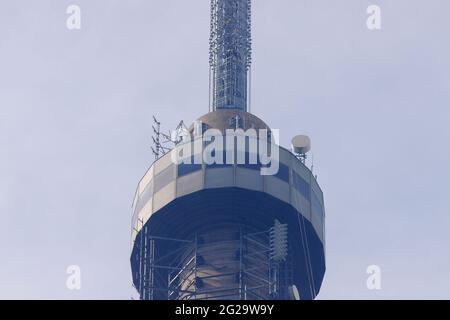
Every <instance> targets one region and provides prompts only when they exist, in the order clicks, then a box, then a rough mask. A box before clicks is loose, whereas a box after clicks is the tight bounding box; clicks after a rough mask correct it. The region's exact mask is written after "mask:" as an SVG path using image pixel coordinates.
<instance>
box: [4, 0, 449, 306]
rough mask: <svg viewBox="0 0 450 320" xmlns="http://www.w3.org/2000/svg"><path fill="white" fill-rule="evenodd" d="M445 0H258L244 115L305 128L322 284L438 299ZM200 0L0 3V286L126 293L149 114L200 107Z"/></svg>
mask: <svg viewBox="0 0 450 320" xmlns="http://www.w3.org/2000/svg"><path fill="white" fill-rule="evenodd" d="M69 5H78V6H79V7H80V8H81V29H80V30H69V29H68V28H67V27H66V20H67V18H68V17H69V15H68V14H67V13H66V9H67V7H68V6H69ZM369 5H378V6H380V8H381V18H382V20H381V21H382V24H381V30H369V29H368V28H367V26H366V20H367V18H368V14H367V12H366V9H367V7H368V6H369ZM448 12H450V2H449V1H448V0H390V1H387V0H385V1H382V0H370V1H368V0H344V1H333V0H301V1H299V0H277V1H269V0H254V1H253V66H252V112H253V113H254V114H256V115H257V116H259V117H260V118H262V119H264V120H265V122H267V123H268V124H269V125H270V126H271V127H272V128H276V129H280V130H281V132H280V135H281V143H282V145H284V146H285V147H289V143H290V138H291V137H293V136H294V135H297V134H307V135H308V136H310V137H311V139H312V145H313V149H312V153H313V155H314V172H315V173H316V174H317V175H318V181H319V183H320V185H321V187H322V189H323V191H324V196H325V206H326V216H327V218H326V242H327V246H326V257H327V272H326V275H325V278H324V282H323V286H322V289H321V292H320V294H319V296H318V298H319V299H450V250H449V244H450V232H449V229H450V210H449V208H450V205H449V199H450V188H449V181H450V170H449V164H450V150H449V148H448V145H449V142H448V141H449V139H450V126H449V120H450V41H449V37H448V32H449V30H450V20H449V19H448ZM209 13H210V8H209V1H206V0H192V1H183V0H164V1H154V0H129V1H119V0H70V1H66V0H59V1H51V0H40V1H31V0H28V1H25V0H0V177H1V178H0V259H1V263H0V298H1V299H130V298H131V297H136V294H135V293H134V290H133V288H132V286H131V271H130V266H129V255H130V223H131V215H132V211H131V203H132V199H133V196H134V192H135V189H136V186H137V183H138V181H139V180H140V178H141V177H142V175H143V174H144V172H145V171H146V169H147V168H148V167H149V166H150V165H151V163H152V161H153V156H152V152H151V148H150V147H151V135H152V129H151V123H152V115H155V116H157V118H158V119H159V120H160V121H161V122H162V123H163V127H164V129H165V130H168V129H171V128H174V127H175V126H176V125H177V124H178V122H179V121H180V120H184V121H185V122H187V123H191V122H192V121H194V120H195V119H197V118H199V117H200V116H201V115H203V114H204V113H206V112H207V111H208V39H209ZM310 161H311V160H310ZM70 265H77V266H79V267H80V269H81V289H80V290H69V289H68V287H67V285H66V281H67V278H68V274H67V273H66V270H67V267H68V266H70ZM370 265H377V266H379V268H380V271H381V274H380V275H381V278H380V279H381V289H380V290H369V289H368V287H367V285H366V280H367V278H368V277H369V275H368V274H367V273H366V271H367V267H368V266H370Z"/></svg>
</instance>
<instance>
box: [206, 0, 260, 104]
mask: <svg viewBox="0 0 450 320" xmlns="http://www.w3.org/2000/svg"><path fill="white" fill-rule="evenodd" d="M209 53H210V57H209V64H210V88H211V89H210V101H211V102H210V104H211V106H210V108H212V109H213V110H218V109H238V110H242V111H247V110H248V100H249V96H250V95H249V89H248V88H249V78H250V77H249V75H250V66H251V62H252V61H251V60H252V40H251V0H211V36H210V50H209Z"/></svg>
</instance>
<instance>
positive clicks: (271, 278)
mask: <svg viewBox="0 0 450 320" xmlns="http://www.w3.org/2000/svg"><path fill="white" fill-rule="evenodd" d="M141 223H142V222H141ZM272 229H273V228H271V229H270V230H267V231H264V232H258V233H246V232H245V228H243V227H239V229H238V230H239V231H238V232H237V233H238V234H237V235H236V232H233V234H231V233H230V234H228V235H226V234H222V235H221V236H222V237H223V238H224V239H225V240H220V241H208V242H203V241H202V240H201V239H202V236H203V235H202V234H201V233H200V234H196V235H195V236H194V237H193V239H192V240H183V239H173V238H163V237H153V236H151V235H149V233H148V230H147V227H146V226H143V228H142V230H141V232H140V234H139V237H140V239H139V240H138V241H139V242H137V243H138V244H139V247H138V250H139V252H138V257H137V259H138V268H139V269H138V270H139V272H138V281H137V283H138V284H139V287H138V288H136V289H137V290H138V292H139V294H140V299H142V300H218V299H220V300H227V299H228V300H267V299H288V295H287V288H288V286H289V285H290V284H292V281H293V279H292V273H293V271H292V263H291V261H290V259H287V260H286V261H275V260H273V259H272V258H271V256H272V255H273V250H274V249H273V247H272V246H271V242H270V234H271V231H272ZM234 236H235V237H234ZM233 237H234V238H233ZM162 252H164V253H165V254H162ZM230 257H233V258H232V259H230Z"/></svg>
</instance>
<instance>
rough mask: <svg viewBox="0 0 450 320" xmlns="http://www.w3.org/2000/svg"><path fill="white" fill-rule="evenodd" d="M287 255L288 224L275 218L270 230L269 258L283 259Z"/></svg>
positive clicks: (274, 259)
mask: <svg viewBox="0 0 450 320" xmlns="http://www.w3.org/2000/svg"><path fill="white" fill-rule="evenodd" d="M287 255H288V225H287V224H281V223H280V221H278V220H275V225H274V226H273V227H272V229H271V230H270V258H271V260H273V261H276V262H280V261H285V260H286V258H287Z"/></svg>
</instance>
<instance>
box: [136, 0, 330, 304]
mask: <svg viewBox="0 0 450 320" xmlns="http://www.w3.org/2000/svg"><path fill="white" fill-rule="evenodd" d="M251 55H252V52H251V0H211V36H210V58H209V63H210V99H209V101H210V106H209V109H210V112H209V113H207V114H206V115H204V116H202V117H200V118H199V119H198V120H197V121H195V122H194V123H193V125H192V126H191V127H189V128H186V130H185V133H184V135H182V138H177V139H176V144H174V146H173V147H172V148H170V150H164V149H161V148H159V147H160V146H159V143H160V140H159V139H156V140H155V141H157V142H158V146H157V147H158V149H157V156H156V157H157V159H156V161H155V162H154V163H153V165H152V166H151V167H150V169H149V170H148V171H147V172H146V173H145V175H144V176H143V178H142V179H141V181H140V182H139V184H138V187H137V190H136V194H135V198H134V201H133V218H132V241H131V242H132V243H131V246H132V249H131V259H130V260H131V269H132V278H133V285H134V287H135V288H136V290H137V291H138V293H139V296H140V299H143V300H191V299H206V300H227V299H229V300H289V299H293V300H298V299H314V298H315V297H316V295H317V294H318V292H319V290H320V287H321V284H322V280H323V277H324V273H325V232H324V230H325V228H324V225H325V210H324V200H323V194H322V191H321V188H320V187H319V185H318V183H317V181H316V178H315V177H314V175H313V173H312V172H311V170H310V169H309V168H308V167H307V166H306V165H305V159H306V153H307V152H308V151H309V149H310V140H309V138H308V137H306V136H296V137H294V139H293V140H292V149H290V150H288V149H285V148H283V147H281V146H279V145H278V141H277V133H276V130H272V129H270V128H269V127H268V126H267V125H266V124H265V122H263V121H262V120H261V119H259V118H258V117H256V116H255V115H253V114H252V113H250V102H249V101H250V94H249V88H250V71H251V70H250V68H251ZM155 121H156V120H155ZM156 132H157V133H158V137H159V123H158V128H156ZM211 132H212V133H211ZM219 135H221V136H220V138H218V136H219ZM212 136H214V138H212ZM222 139H223V141H222ZM230 139H231V140H230ZM229 141H232V143H231V144H229V143H228V142H229ZM238 141H240V142H242V143H239V142H238ZM219 142H220V143H219ZM212 145H214V146H215V147H214V148H212V147H211V146H212ZM218 146H221V147H218ZM225 146H227V147H225ZM230 146H231V147H230ZM252 146H257V147H256V148H253V147H252ZM160 150H163V151H164V152H160ZM267 150H271V152H270V163H268V162H267V161H265V160H267V159H262V158H261V157H260V155H261V154H262V151H267ZM166 151H167V152H166ZM205 154H209V158H208V157H205ZM222 156H223V157H222ZM211 157H212V158H213V160H217V159H224V160H218V161H210V160H211ZM225 159H226V160H225ZM269 167H272V168H276V170H274V171H273V172H270V171H271V170H268V168H269Z"/></svg>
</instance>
